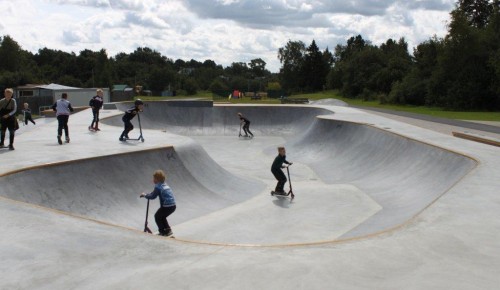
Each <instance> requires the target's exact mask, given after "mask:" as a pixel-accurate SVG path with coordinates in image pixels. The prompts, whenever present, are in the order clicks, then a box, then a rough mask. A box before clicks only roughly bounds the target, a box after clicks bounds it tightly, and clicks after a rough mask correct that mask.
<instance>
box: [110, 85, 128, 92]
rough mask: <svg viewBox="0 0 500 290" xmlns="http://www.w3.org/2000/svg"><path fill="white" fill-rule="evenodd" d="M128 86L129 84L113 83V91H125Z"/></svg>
mask: <svg viewBox="0 0 500 290" xmlns="http://www.w3.org/2000/svg"><path fill="white" fill-rule="evenodd" d="M126 88H128V86H127V85H113V91H124V90H125V89H126Z"/></svg>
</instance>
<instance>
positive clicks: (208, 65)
mask: <svg viewBox="0 0 500 290" xmlns="http://www.w3.org/2000/svg"><path fill="white" fill-rule="evenodd" d="M264 78H265V79H266V80H267V81H271V80H273V75H272V74H271V72H269V71H268V70H267V69H266V62H265V61H264V60H262V59H260V58H257V59H253V60H251V61H250V62H249V63H244V62H236V63H232V64H231V65H230V66H228V67H225V68H223V67H222V66H221V65H218V64H216V63H215V62H214V61H212V60H205V61H204V62H199V61H196V60H190V61H184V60H181V59H178V60H175V61H174V60H172V59H169V58H167V57H165V56H162V55H161V54H160V53H159V52H157V51H155V50H152V49H150V48H147V47H139V48H137V49H136V50H135V51H133V52H132V53H129V54H127V53H119V54H117V55H116V56H114V57H110V56H108V55H107V52H106V50H104V49H102V50H100V51H91V50H88V49H85V50H83V51H80V53H79V54H78V55H77V54H75V53H68V52H64V51H61V50H54V49H48V48H43V49H39V50H38V52H37V53H31V52H29V51H25V50H23V49H22V48H21V46H20V45H19V44H18V43H17V42H16V41H15V40H14V39H13V38H12V37H10V36H9V35H6V36H3V37H0V86H1V87H16V86H19V85H25V84H46V83H58V84H62V85H66V86H75V87H109V88H112V87H113V85H115V84H126V85H128V86H130V87H134V86H136V85H140V86H142V88H143V89H148V90H151V91H152V92H153V95H160V93H161V92H162V91H165V90H170V91H177V92H179V93H181V94H195V93H196V92H197V91H198V90H214V91H220V90H223V91H228V90H232V89H240V90H243V91H245V90H250V91H256V90H264V89H265V87H264V84H263V82H262V79H264Z"/></svg>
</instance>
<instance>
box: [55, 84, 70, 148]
mask: <svg viewBox="0 0 500 290" xmlns="http://www.w3.org/2000/svg"><path fill="white" fill-rule="evenodd" d="M52 110H54V111H55V112H56V117H57V123H58V126H57V143H59V145H62V140H61V137H62V131H63V129H64V135H65V136H66V143H69V129H68V120H69V115H70V114H71V112H73V111H74V110H73V107H71V103H70V102H69V101H68V94H67V93H63V94H62V95H61V98H60V99H59V100H57V102H55V103H54V105H52Z"/></svg>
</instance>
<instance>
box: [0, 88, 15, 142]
mask: <svg viewBox="0 0 500 290" xmlns="http://www.w3.org/2000/svg"><path fill="white" fill-rule="evenodd" d="M13 94H14V90H12V89H11V88H7V89H5V91H4V96H5V97H4V98H3V99H1V100H0V118H1V119H0V124H1V126H2V130H1V140H0V148H3V147H5V145H4V141H5V133H6V131H7V129H9V137H10V139H9V141H10V143H9V150H14V135H15V131H16V117H15V114H16V111H17V103H16V100H14V98H12V95H13Z"/></svg>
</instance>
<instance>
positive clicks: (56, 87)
mask: <svg viewBox="0 0 500 290" xmlns="http://www.w3.org/2000/svg"><path fill="white" fill-rule="evenodd" d="M37 88H40V89H46V90H53V91H55V90H77V89H80V88H77V87H68V86H63V85H58V84H54V83H52V84H49V85H41V86H38V87H37Z"/></svg>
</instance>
